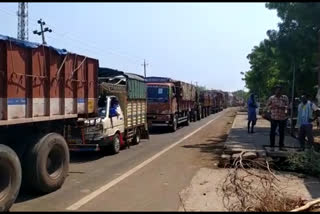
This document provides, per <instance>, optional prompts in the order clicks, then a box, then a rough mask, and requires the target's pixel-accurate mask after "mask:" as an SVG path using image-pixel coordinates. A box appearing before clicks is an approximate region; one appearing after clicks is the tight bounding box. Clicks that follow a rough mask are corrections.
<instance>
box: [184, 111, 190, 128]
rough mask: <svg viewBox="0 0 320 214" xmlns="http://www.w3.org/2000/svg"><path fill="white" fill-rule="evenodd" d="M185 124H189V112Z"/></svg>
mask: <svg viewBox="0 0 320 214" xmlns="http://www.w3.org/2000/svg"><path fill="white" fill-rule="evenodd" d="M184 124H185V126H189V125H190V114H189V113H188V114H187V121H186V122H185V123H184Z"/></svg>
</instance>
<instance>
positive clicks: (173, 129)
mask: <svg viewBox="0 0 320 214" xmlns="http://www.w3.org/2000/svg"><path fill="white" fill-rule="evenodd" d="M177 128H178V118H177V116H176V115H175V116H174V117H173V120H172V126H171V131H172V132H175V131H177Z"/></svg>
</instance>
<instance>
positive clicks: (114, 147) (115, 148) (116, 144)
mask: <svg viewBox="0 0 320 214" xmlns="http://www.w3.org/2000/svg"><path fill="white" fill-rule="evenodd" d="M120 147H121V145H120V138H119V134H115V135H114V136H113V140H112V144H111V153H112V154H113V155H115V154H118V153H119V152H120Z"/></svg>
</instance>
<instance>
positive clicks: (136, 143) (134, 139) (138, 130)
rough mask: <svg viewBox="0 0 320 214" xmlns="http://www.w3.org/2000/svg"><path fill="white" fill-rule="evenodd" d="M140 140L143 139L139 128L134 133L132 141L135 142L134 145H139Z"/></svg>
mask: <svg viewBox="0 0 320 214" xmlns="http://www.w3.org/2000/svg"><path fill="white" fill-rule="evenodd" d="M140 140H141V133H140V129H137V131H136V134H135V135H134V138H133V141H132V142H133V144H134V145H138V144H139V143H140Z"/></svg>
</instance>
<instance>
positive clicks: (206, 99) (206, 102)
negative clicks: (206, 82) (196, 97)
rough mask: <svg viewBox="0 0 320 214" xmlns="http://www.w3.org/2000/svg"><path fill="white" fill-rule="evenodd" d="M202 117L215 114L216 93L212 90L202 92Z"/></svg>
mask: <svg viewBox="0 0 320 214" xmlns="http://www.w3.org/2000/svg"><path fill="white" fill-rule="evenodd" d="M200 104H201V115H202V117H203V118H204V117H207V116H209V115H210V114H211V113H213V109H214V93H213V91H211V90H201V91H200Z"/></svg>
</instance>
